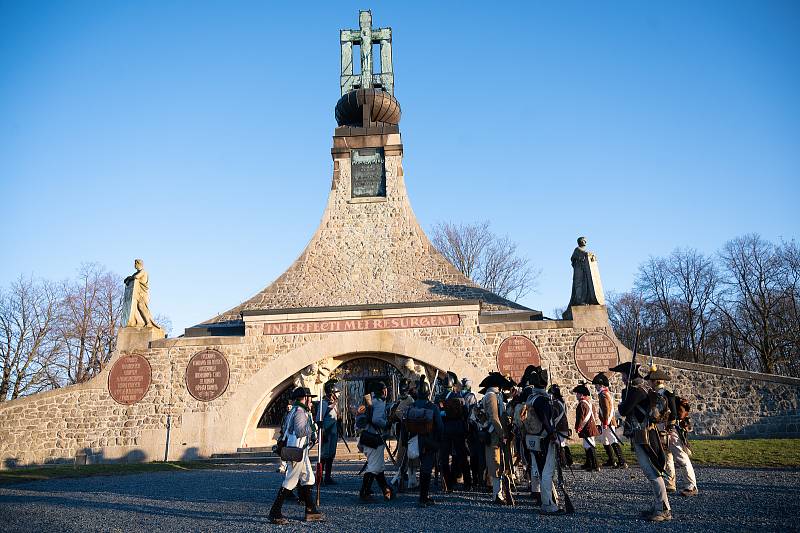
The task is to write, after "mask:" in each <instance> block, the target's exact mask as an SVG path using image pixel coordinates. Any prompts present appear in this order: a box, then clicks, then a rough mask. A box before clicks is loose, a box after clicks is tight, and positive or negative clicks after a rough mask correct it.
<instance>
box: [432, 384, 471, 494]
mask: <svg viewBox="0 0 800 533" xmlns="http://www.w3.org/2000/svg"><path fill="white" fill-rule="evenodd" d="M443 383H444V391H443V392H442V393H441V394H440V395H439V397H438V398H437V402H436V403H437V404H438V405H439V408H440V415H441V416H442V417H443V424H444V432H443V436H442V446H441V448H440V449H439V472H441V474H442V480H443V481H444V486H443V488H444V491H445V492H452V491H453V489H454V488H455V484H456V479H457V478H458V476H459V474H461V475H463V476H464V486H465V487H469V486H471V485H472V476H471V475H470V471H469V465H468V463H467V410H466V408H465V405H464V399H463V398H462V397H461V394H459V393H458V392H457V391H456V390H455V388H456V385H457V383H458V377H457V376H456V375H455V374H454V373H453V372H448V373H447V374H446V375H445V376H444V380H443ZM442 413H443V415H442ZM451 457H452V465H451Z"/></svg>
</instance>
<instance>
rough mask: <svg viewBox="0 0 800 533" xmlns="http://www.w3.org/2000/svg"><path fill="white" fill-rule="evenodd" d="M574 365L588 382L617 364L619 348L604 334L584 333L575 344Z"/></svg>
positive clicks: (595, 332)
mask: <svg viewBox="0 0 800 533" xmlns="http://www.w3.org/2000/svg"><path fill="white" fill-rule="evenodd" d="M573 351H574V352H575V365H577V367H578V370H579V371H580V373H581V374H582V375H583V377H585V378H586V379H588V380H591V379H592V378H593V377H595V376H596V375H597V374H598V373H600V372H608V369H609V368H611V367H612V366H616V365H617V364H618V363H619V348H617V344H616V343H615V342H614V341H613V340H612V339H611V337H609V336H608V335H606V334H605V333H600V332H597V331H592V332H589V333H584V334H583V335H581V336H580V337H579V338H578V340H577V341H576V342H575V348H574V350H573Z"/></svg>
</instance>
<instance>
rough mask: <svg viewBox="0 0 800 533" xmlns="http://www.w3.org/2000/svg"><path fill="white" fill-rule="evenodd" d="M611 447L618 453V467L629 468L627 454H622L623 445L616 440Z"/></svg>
mask: <svg viewBox="0 0 800 533" xmlns="http://www.w3.org/2000/svg"><path fill="white" fill-rule="evenodd" d="M611 448H612V449H613V450H614V453H615V454H617V468H628V463H627V462H626V461H625V456H624V455H622V445H621V444H620V443H619V442H615V443H614V444H612V445H611Z"/></svg>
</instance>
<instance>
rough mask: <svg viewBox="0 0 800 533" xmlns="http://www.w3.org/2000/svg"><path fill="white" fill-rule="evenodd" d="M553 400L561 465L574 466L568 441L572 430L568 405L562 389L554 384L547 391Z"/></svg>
mask: <svg viewBox="0 0 800 533" xmlns="http://www.w3.org/2000/svg"><path fill="white" fill-rule="evenodd" d="M547 392H548V393H550V398H552V400H553V401H552V404H551V409H552V410H553V427H554V428H555V430H556V434H555V442H556V446H557V447H558V448H559V450H558V452H559V453H560V454H561V464H563V465H566V466H572V464H573V462H574V461H573V460H572V451H570V449H569V445H568V443H567V441H568V440H569V437H570V435H571V434H572V430H571V429H570V428H569V420H568V419H567V404H566V402H564V396H562V395H561V387H559V386H558V385H557V384H555V383H553V384H552V385H550V388H548V389H547Z"/></svg>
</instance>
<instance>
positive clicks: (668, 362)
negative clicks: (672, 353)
mask: <svg viewBox="0 0 800 533" xmlns="http://www.w3.org/2000/svg"><path fill="white" fill-rule="evenodd" d="M639 356H640V357H645V356H643V355H641V354H639ZM649 360H650V357H649V356H647V361H649ZM653 362H654V363H656V364H658V365H664V366H668V367H672V368H678V369H681V370H691V371H693V372H703V373H706V374H715V375H717V376H730V377H735V378H744V379H753V380H757V381H770V382H773V383H783V384H786V385H794V386H796V387H800V378H791V377H787V376H778V375H776V374H763V373H761V372H750V371H748V370H739V369H736V368H726V367H724V366H713V365H703V364H700V363H691V362H689V361H679V360H677V359H665V358H663V357H653Z"/></svg>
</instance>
